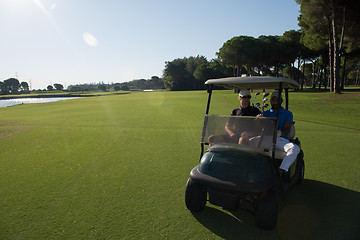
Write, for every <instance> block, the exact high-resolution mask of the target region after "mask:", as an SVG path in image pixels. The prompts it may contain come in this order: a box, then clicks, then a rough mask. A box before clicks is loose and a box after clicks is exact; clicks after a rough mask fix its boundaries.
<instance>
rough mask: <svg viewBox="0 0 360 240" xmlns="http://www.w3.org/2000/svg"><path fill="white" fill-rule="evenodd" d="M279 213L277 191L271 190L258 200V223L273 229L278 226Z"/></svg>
mask: <svg viewBox="0 0 360 240" xmlns="http://www.w3.org/2000/svg"><path fill="white" fill-rule="evenodd" d="M277 214H278V206H277V195H276V191H274V190H269V191H268V192H267V194H266V195H265V196H264V197H263V198H261V199H259V200H258V201H257V205H256V224H257V226H258V227H260V228H262V229H265V230H272V229H274V228H275V226H276V222H277Z"/></svg>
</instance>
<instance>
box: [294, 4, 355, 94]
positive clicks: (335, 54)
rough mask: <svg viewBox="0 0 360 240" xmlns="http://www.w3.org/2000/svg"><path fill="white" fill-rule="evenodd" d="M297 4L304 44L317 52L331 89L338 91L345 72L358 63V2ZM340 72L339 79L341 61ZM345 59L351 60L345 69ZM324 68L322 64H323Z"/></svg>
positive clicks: (342, 82)
mask: <svg viewBox="0 0 360 240" xmlns="http://www.w3.org/2000/svg"><path fill="white" fill-rule="evenodd" d="M297 2H298V3H299V4H300V16H299V26H301V30H302V32H303V43H304V45H305V46H307V47H309V48H311V49H313V50H317V51H319V53H321V55H322V58H325V57H326V54H324V53H327V55H328V56H327V58H328V59H327V61H326V62H327V63H328V64H326V65H328V66H329V76H330V79H331V81H330V84H331V90H332V91H334V92H340V90H341V89H342V88H343V86H344V80H345V76H346V75H347V74H346V71H348V72H349V71H351V70H354V66H355V65H358V64H359V51H360V44H359V40H360V34H359V31H358V28H359V24H360V15H359V11H360V2H359V1H354V0H353V1H347V0H297ZM341 58H343V61H344V62H343V68H344V70H343V73H342V79H340V64H341V60H342V59H341ZM346 62H348V64H349V63H350V66H349V67H348V70H347V69H346ZM322 69H324V67H322Z"/></svg>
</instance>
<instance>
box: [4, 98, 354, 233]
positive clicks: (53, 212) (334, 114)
mask: <svg viewBox="0 0 360 240" xmlns="http://www.w3.org/2000/svg"><path fill="white" fill-rule="evenodd" d="M290 96H291V99H290V101H291V102H290V109H291V110H292V111H293V113H294V118H295V121H296V130H297V136H298V137H299V138H300V140H301V142H302V148H303V150H304V153H305V164H306V173H305V178H306V180H305V181H304V183H303V184H301V185H299V186H297V187H296V188H294V189H293V190H292V191H291V192H290V193H289V194H288V195H287V196H286V198H285V199H280V209H279V219H278V226H277V228H276V229H275V230H273V231H263V230H260V229H258V228H257V227H256V224H255V217H254V216H253V215H252V214H251V213H249V212H246V211H241V210H239V211H236V212H228V211H224V210H222V209H221V208H218V207H215V206H213V205H211V204H208V205H207V206H208V207H207V208H206V209H205V210H204V211H203V212H201V213H197V214H192V213H191V212H189V211H188V210H187V209H186V206H185V203H184V190H185V183H186V181H187V178H188V177H189V172H190V170H191V169H192V168H193V167H194V166H195V165H196V164H197V163H198V161H199V157H200V144H199V141H200V134H201V130H202V121H203V117H204V113H205V107H206V100H207V94H206V92H205V91H194V92H152V93H129V94H122V95H108V96H99V97H88V98H82V99H75V100H66V101H61V102H55V103H45V104H29V105H20V106H15V107H8V108H0V176H1V178H0V239H358V238H359V236H360V232H359V229H358V228H359V225H360V220H359V216H360V205H359V202H360V193H359V191H360V179H359V174H360V164H359V154H360V150H359V146H360V144H359V137H360V125H359V123H360V121H359V119H360V114H359V113H360V104H359V103H360V93H359V92H345V94H342V95H336V96H335V95H333V94H329V93H291V95H290ZM237 105H238V102H237V100H236V95H235V94H233V93H232V91H218V92H215V93H214V102H213V105H212V107H213V108H212V110H211V113H214V114H229V113H230V112H231V110H232V109H233V108H234V107H236V106H237Z"/></svg>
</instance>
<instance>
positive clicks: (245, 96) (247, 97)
mask: <svg viewBox="0 0 360 240" xmlns="http://www.w3.org/2000/svg"><path fill="white" fill-rule="evenodd" d="M241 98H249V99H250V98H251V96H244V97H241Z"/></svg>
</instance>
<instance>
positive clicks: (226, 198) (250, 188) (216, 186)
mask: <svg viewBox="0 0 360 240" xmlns="http://www.w3.org/2000/svg"><path fill="white" fill-rule="evenodd" d="M190 178H191V179H192V180H194V181H195V182H197V183H199V184H201V185H204V186H206V188H207V192H208V193H209V201H210V203H212V204H214V205H218V206H221V207H224V208H226V209H231V210H235V209H237V208H238V207H239V202H240V200H241V199H245V200H249V201H254V200H256V199H258V198H259V197H260V196H261V194H262V193H264V192H265V191H267V190H268V189H272V188H276V187H277V186H278V185H279V178H278V177H276V176H271V177H269V178H268V179H265V180H263V181H260V182H254V183H243V182H232V181H226V180H222V179H219V178H215V177H212V176H209V175H207V174H204V173H202V172H200V171H199V165H198V166H196V167H194V168H193V169H192V170H191V172H190Z"/></svg>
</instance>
